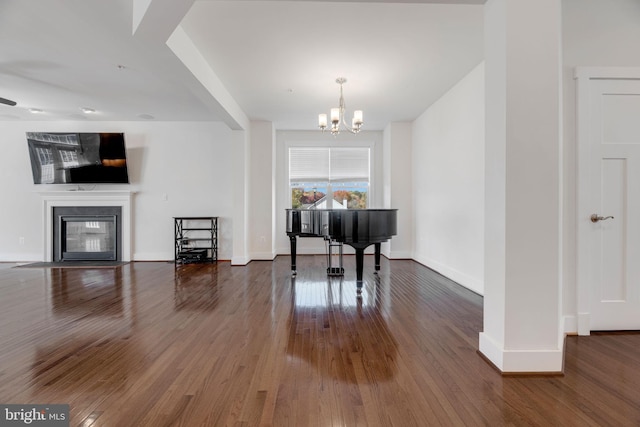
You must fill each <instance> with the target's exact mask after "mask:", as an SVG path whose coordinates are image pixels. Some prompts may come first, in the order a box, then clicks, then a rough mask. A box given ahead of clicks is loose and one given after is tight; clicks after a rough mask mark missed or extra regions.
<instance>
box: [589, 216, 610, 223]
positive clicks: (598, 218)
mask: <svg viewBox="0 0 640 427" xmlns="http://www.w3.org/2000/svg"><path fill="white" fill-rule="evenodd" d="M606 219H613V217H612V216H598V214H593V215H591V222H598V221H604V220H606Z"/></svg>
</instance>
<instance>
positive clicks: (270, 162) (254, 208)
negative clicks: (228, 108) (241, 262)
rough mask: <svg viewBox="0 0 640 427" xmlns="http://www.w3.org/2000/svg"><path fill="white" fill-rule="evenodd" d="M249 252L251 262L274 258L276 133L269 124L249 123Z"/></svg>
mask: <svg viewBox="0 0 640 427" xmlns="http://www.w3.org/2000/svg"><path fill="white" fill-rule="evenodd" d="M249 174H250V175H251V180H250V185H249V194H250V196H249V236H248V240H249V253H250V257H251V259H260V260H273V259H274V258H275V250H274V247H275V244H274V240H273V239H274V230H275V220H276V218H275V215H277V214H280V219H282V217H284V211H283V212H279V213H276V212H275V194H276V188H275V130H274V127H273V123H272V122H265V121H255V122H251V166H250V167H249Z"/></svg>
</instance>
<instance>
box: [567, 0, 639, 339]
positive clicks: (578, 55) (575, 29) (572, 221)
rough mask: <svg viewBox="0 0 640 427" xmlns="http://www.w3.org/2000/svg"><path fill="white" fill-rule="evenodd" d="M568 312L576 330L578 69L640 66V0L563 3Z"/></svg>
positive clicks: (570, 329)
mask: <svg viewBox="0 0 640 427" xmlns="http://www.w3.org/2000/svg"><path fill="white" fill-rule="evenodd" d="M562 15H563V16H562V25H563V31H562V33H563V34H562V35H563V40H562V42H563V46H562V49H563V85H564V144H563V145H564V151H563V158H564V161H563V169H564V174H563V196H564V197H563V203H564V215H563V248H564V251H563V314H564V316H565V322H566V323H565V327H564V328H565V332H576V331H577V324H576V320H575V319H576V314H577V313H576V311H577V302H576V301H577V296H576V292H577V290H576V286H577V283H576V252H577V248H576V167H577V165H576V158H577V152H576V132H575V127H576V105H575V99H576V90H575V81H574V78H573V76H574V71H575V67H577V66H594V67H596V66H597V67H608V66H611V67H638V66H640V49H638V40H640V2H639V1H638V0H616V1H615V2H612V1H610V0H563V2H562Z"/></svg>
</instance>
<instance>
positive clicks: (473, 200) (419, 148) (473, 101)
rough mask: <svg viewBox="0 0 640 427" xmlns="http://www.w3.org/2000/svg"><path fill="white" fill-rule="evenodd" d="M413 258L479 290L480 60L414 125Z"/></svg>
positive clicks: (481, 275)
mask: <svg viewBox="0 0 640 427" xmlns="http://www.w3.org/2000/svg"><path fill="white" fill-rule="evenodd" d="M412 135H413V143H412V147H413V165H412V168H413V200H414V209H415V211H414V234H415V237H414V244H415V249H414V259H415V260H416V261H418V262H420V263H422V264H424V265H426V266H428V267H430V268H433V269H434V270H436V271H439V272H440V273H442V274H443V275H445V276H447V277H449V278H451V279H453V280H455V281H456V282H458V283H460V284H461V285H463V286H466V287H467V288H469V289H471V290H473V291H475V292H478V293H480V294H482V293H483V291H484V64H480V65H478V66H477V67H476V68H475V69H473V71H471V72H470V73H469V74H468V75H467V76H466V77H464V78H463V79H462V80H461V81H460V82H458V83H457V84H456V86H454V87H453V88H452V89H451V90H449V91H448V92H447V93H446V94H445V95H444V96H443V97H442V98H441V99H440V100H438V101H436V102H435V103H434V104H433V105H432V106H431V107H429V109H428V110H427V111H425V112H424V113H423V114H422V115H421V116H420V117H418V118H417V119H416V120H415V122H414V123H413V129H412Z"/></svg>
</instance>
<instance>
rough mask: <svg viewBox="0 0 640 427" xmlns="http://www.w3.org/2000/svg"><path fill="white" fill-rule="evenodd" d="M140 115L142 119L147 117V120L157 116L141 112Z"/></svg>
mask: <svg viewBox="0 0 640 427" xmlns="http://www.w3.org/2000/svg"><path fill="white" fill-rule="evenodd" d="M138 117H140V118H141V119H145V120H153V119H155V117H153V116H152V115H151V114H140V115H138Z"/></svg>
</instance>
